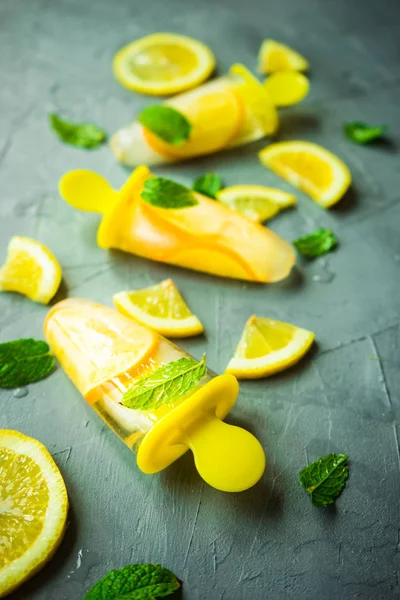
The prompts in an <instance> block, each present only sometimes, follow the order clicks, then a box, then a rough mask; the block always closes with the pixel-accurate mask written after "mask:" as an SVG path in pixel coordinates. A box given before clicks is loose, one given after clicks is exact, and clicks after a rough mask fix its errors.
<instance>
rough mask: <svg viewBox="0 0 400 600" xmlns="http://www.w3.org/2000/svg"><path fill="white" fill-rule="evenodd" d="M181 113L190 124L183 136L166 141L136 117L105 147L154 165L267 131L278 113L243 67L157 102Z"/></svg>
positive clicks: (121, 157)
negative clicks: (179, 141) (176, 141)
mask: <svg viewBox="0 0 400 600" xmlns="http://www.w3.org/2000/svg"><path fill="white" fill-rule="evenodd" d="M163 105H164V106H168V107H172V108H174V109H176V110H177V111H179V113H181V114H182V115H184V116H185V117H186V118H187V119H188V121H189V122H190V123H191V125H192V131H191V133H190V137H189V139H188V140H187V141H185V142H184V143H182V144H178V145H176V144H170V143H167V142H165V141H164V140H163V139H160V138H159V137H158V136H156V135H154V133H153V132H152V131H150V130H149V129H148V128H146V127H143V125H141V124H140V123H139V122H138V121H137V120H136V121H134V122H133V123H131V124H129V125H128V126H126V127H124V128H122V129H120V130H119V131H117V132H116V133H115V134H114V135H113V137H112V139H111V142H110V144H111V149H112V151H113V153H114V155H115V157H116V158H117V160H118V161H120V162H121V163H123V164H125V165H128V166H132V167H133V166H138V165H140V164H143V163H144V164H148V165H156V164H160V163H165V162H174V161H178V160H184V159H187V158H190V157H193V156H200V155H202V154H210V153H212V152H217V151H218V150H222V149H224V148H233V147H234V146H241V145H243V144H247V143H249V142H251V141H255V140H259V139H261V138H263V137H264V136H266V135H273V134H274V133H275V132H276V130H277V129H278V125H279V119H278V114H277V112H276V109H275V106H274V104H273V101H272V98H271V97H270V95H269V93H268V91H267V89H266V88H264V87H263V85H262V84H261V83H260V82H259V81H258V80H257V79H256V78H255V77H254V76H253V75H252V74H251V73H250V72H249V71H248V70H247V69H246V67H244V66H243V65H232V67H231V68H230V70H229V73H228V74H227V75H225V76H223V77H219V78H217V79H214V80H212V81H210V82H208V83H205V84H203V85H201V86H199V87H198V88H196V89H194V90H191V91H188V92H184V93H182V94H179V95H178V96H175V97H173V98H171V99H169V100H167V101H166V102H164V103H163Z"/></svg>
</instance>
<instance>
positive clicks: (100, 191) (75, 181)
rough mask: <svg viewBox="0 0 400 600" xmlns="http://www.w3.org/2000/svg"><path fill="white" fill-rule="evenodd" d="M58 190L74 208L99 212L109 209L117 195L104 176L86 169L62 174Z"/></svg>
mask: <svg viewBox="0 0 400 600" xmlns="http://www.w3.org/2000/svg"><path fill="white" fill-rule="evenodd" d="M59 191H60V194H61V196H62V197H63V198H64V200H65V201H66V202H68V204H70V205H71V206H73V207H74V208H77V209H79V210H86V211H89V212H98V213H101V214H105V213H106V212H107V211H108V210H109V208H110V206H112V204H114V202H115V201H116V198H117V196H118V193H117V192H116V191H115V190H113V189H112V187H111V186H110V184H109V183H108V181H107V180H106V179H104V177H102V176H101V175H98V174H97V173H95V172H94V171H88V170H86V169H77V170H76V171H69V172H68V173H66V174H65V175H63V176H62V177H61V179H60V182H59Z"/></svg>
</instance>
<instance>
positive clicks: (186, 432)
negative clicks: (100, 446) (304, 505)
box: [137, 374, 266, 492]
mask: <svg viewBox="0 0 400 600" xmlns="http://www.w3.org/2000/svg"><path fill="white" fill-rule="evenodd" d="M238 391H239V386H238V382H237V380H236V378H235V377H233V376H232V375H227V374H225V375H219V376H218V377H215V379H212V380H211V381H210V382H209V383H208V384H207V385H205V386H203V387H201V388H200V389H199V390H198V391H197V392H195V393H194V394H193V395H192V396H190V398H188V399H187V400H185V402H183V403H182V404H180V405H179V406H177V407H176V408H175V409H174V410H173V411H172V412H171V413H169V414H167V415H165V416H164V417H163V418H162V419H161V420H160V421H159V422H158V423H156V424H155V425H154V427H153V428H152V429H151V430H150V431H149V432H148V433H147V434H146V435H145V437H144V438H143V440H142V442H141V444H140V447H139V451H138V456H137V463H138V467H139V469H141V471H143V472H144V473H148V474H151V473H157V472H158V471H161V470H162V469H165V467H167V466H168V465H170V464H171V463H172V462H174V461H175V460H177V458H179V457H180V456H182V455H183V454H184V453H185V452H186V451H187V450H188V449H189V448H190V450H191V451H192V452H193V454H194V459H195V464H196V468H197V470H198V472H199V474H200V475H201V477H202V478H203V479H204V481H206V482H207V483H208V484H209V485H211V486H212V487H214V488H216V489H217V490H220V491H222V492H241V491H243V490H247V489H248V488H250V487H252V486H253V485H254V484H255V483H257V481H258V480H259V479H260V477H261V476H262V474H263V472H264V470H265V462H266V461H265V454H264V450H263V448H262V446H261V444H260V442H259V441H258V440H257V439H256V438H255V437H254V436H253V435H252V434H251V433H249V432H248V431H246V430H244V429H242V428H240V427H236V426H233V425H227V424H226V423H223V422H222V420H221V419H224V418H225V417H226V415H227V414H228V412H229V411H230V409H231V408H232V406H233V405H234V404H235V401H236V397H237V394H238Z"/></svg>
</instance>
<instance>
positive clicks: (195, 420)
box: [44, 299, 265, 492]
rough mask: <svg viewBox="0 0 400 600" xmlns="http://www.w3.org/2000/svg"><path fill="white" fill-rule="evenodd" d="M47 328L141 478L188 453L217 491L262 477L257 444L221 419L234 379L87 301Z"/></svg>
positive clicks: (60, 311)
mask: <svg viewBox="0 0 400 600" xmlns="http://www.w3.org/2000/svg"><path fill="white" fill-rule="evenodd" d="M44 331H45V335H46V338H47V340H48V342H49V344H50V345H51V347H52V349H53V351H54V353H55V355H56V356H57V358H58V360H59V361H60V363H61V365H62V366H63V368H64V370H65V371H66V373H67V375H68V376H69V377H70V378H71V380H72V381H73V383H74V384H75V385H76V387H77V388H78V390H79V391H80V392H81V393H82V395H83V396H84V397H85V399H86V400H87V401H88V402H89V403H90V404H91V405H92V407H93V408H94V409H95V411H96V412H97V413H98V414H99V415H100V416H101V417H102V419H103V420H104V421H105V422H106V423H107V425H108V426H109V427H110V428H111V429H112V430H113V431H114V432H115V433H116V434H117V435H118V437H119V438H120V439H121V440H122V441H123V442H125V444H127V446H128V447H129V448H130V449H131V450H132V451H134V452H136V453H137V464H138V466H139V468H140V469H141V470H142V471H143V472H144V473H148V474H152V473H157V472H158V471H161V470H162V469H164V468H166V467H168V466H169V465H170V464H171V463H172V462H174V461H175V460H177V459H178V458H179V457H180V456H182V455H183V454H184V453H185V452H186V451H187V450H188V449H190V450H191V451H192V452H193V454H194V460H195V465H196V468H197V470H198V472H199V473H200V475H201V476H202V477H203V479H204V480H205V481H206V482H207V483H208V484H210V485H211V486H213V487H215V488H217V489H219V490H221V491H227V492H237V491H242V490H245V489H248V488H249V487H251V486H253V485H254V484H255V483H257V481H258V480H259V479H260V477H261V476H262V474H263V472H264V469H265V455H264V451H263V449H262V447H261V445H260V443H259V442H258V441H257V439H256V438H255V437H254V436H253V435H252V434H250V433H249V432H248V431H246V430H244V429H242V428H240V427H236V426H233V425H228V424H226V423H224V422H223V421H222V419H224V418H225V417H226V415H227V414H228V412H229V411H230V410H231V408H232V406H233V405H234V403H235V401H236V397H237V394H238V383H237V380H236V379H235V377H233V376H232V375H227V374H225V375H219V376H216V375H215V374H214V373H213V372H212V371H210V370H208V369H207V368H206V365H205V358H204V357H203V359H202V360H201V361H196V360H195V359H193V358H192V357H190V356H189V355H188V354H187V353H186V352H184V351H183V350H181V349H180V348H178V347H177V346H175V345H174V344H172V343H171V342H169V341H168V340H166V339H165V338H163V337H161V336H160V335H159V334H158V333H156V332H154V331H152V330H150V329H148V328H147V327H145V326H143V325H141V324H140V323H138V322H136V321H134V320H133V319H129V318H128V317H125V316H124V315H121V314H120V313H118V312H117V311H115V310H113V309H111V308H108V307H106V306H102V305H100V304H96V303H95V302H92V301H90V300H81V299H68V300H64V301H62V302H59V303H58V304H56V305H55V306H54V307H53V308H52V309H51V310H50V312H49V313H48V316H47V318H46V321H45V326H44Z"/></svg>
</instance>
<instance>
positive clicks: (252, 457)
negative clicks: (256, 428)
mask: <svg viewBox="0 0 400 600" xmlns="http://www.w3.org/2000/svg"><path fill="white" fill-rule="evenodd" d="M186 443H187V445H188V446H189V447H190V449H191V451H192V452H193V454H194V460H195V464H196V468H197V470H198V472H199V474H200V475H201V477H202V478H203V479H204V480H205V481H206V482H207V483H208V484H209V485H211V486H213V487H214V488H216V489H218V490H221V491H222V492H241V491H243V490H247V489H248V488H250V487H252V486H253V485H254V484H255V483H257V481H258V480H259V479H260V478H261V476H262V474H263V473H264V470H265V463H266V461H265V454H264V450H263V448H262V446H261V444H260V442H259V441H258V440H257V439H256V438H255V437H254V436H253V435H252V434H251V433H249V432H248V431H246V430H245V429H242V428H241V427H235V426H234V425H228V424H227V423H224V422H223V421H220V420H219V419H218V418H216V417H211V416H210V417H209V419H208V420H207V421H204V422H203V423H202V426H201V427H199V428H196V429H195V430H194V431H193V432H192V433H190V435H189V437H188V439H187V441H186Z"/></svg>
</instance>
